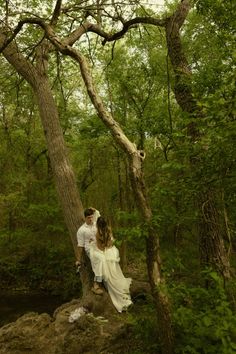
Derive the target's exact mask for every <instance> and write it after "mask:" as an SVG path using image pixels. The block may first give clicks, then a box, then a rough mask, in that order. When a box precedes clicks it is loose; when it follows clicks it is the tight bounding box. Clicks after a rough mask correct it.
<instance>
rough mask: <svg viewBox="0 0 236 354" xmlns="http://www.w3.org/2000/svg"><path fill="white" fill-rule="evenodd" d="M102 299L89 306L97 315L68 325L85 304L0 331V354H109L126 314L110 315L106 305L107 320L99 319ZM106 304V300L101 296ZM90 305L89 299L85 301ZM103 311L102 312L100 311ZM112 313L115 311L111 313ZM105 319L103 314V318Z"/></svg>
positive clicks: (30, 316) (66, 306) (23, 320)
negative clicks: (70, 317)
mask: <svg viewBox="0 0 236 354" xmlns="http://www.w3.org/2000/svg"><path fill="white" fill-rule="evenodd" d="M102 297H103V296H101V297H98V296H96V297H94V304H95V305H93V306H92V305H91V306H92V307H93V308H94V309H95V311H97V312H96V314H95V313H92V312H90V313H87V314H85V315H82V316H81V317H80V318H79V319H78V320H76V321H75V322H73V323H69V316H70V314H71V312H72V311H74V310H75V309H76V308H78V307H80V306H84V303H85V301H84V300H82V301H81V300H73V301H71V302H69V303H66V304H64V305H62V306H60V307H59V308H58V309H57V310H56V311H55V312H54V314H53V317H51V316H49V315H48V314H46V313H44V314H40V315H39V314H37V313H34V312H31V313H28V314H26V315H24V316H22V317H20V318H19V319H18V320H17V321H16V322H13V323H10V324H8V325H5V326H3V327H2V328H0V353H1V354H26V353H33V354H42V353H45V354H80V353H81V354H85V353H86V354H89V353H90V354H98V353H112V350H111V351H110V349H109V347H110V346H112V343H114V340H115V337H116V336H119V335H120V334H122V335H123V333H124V332H125V326H126V324H125V322H124V318H125V316H126V314H118V313H117V312H116V311H111V313H110V314H109V311H110V307H109V304H108V305H107V310H106V309H105V311H103V313H106V316H107V317H106V318H104V317H102V316H98V314H100V312H102V309H101V308H99V309H98V307H99V306H98V303H100V304H103V306H104V302H103V300H102ZM104 301H105V302H106V301H107V300H106V296H104ZM88 302H90V303H92V302H93V301H92V299H90V300H88ZM103 310H104V309H103ZM113 310H114V309H113ZM103 316H104V314H103Z"/></svg>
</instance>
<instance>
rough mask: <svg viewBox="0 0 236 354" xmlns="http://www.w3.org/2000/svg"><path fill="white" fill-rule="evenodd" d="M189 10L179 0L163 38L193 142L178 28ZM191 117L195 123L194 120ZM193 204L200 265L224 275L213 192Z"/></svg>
mask: <svg viewBox="0 0 236 354" xmlns="http://www.w3.org/2000/svg"><path fill="white" fill-rule="evenodd" d="M189 10H190V2H189V0H182V1H181V3H180V5H179V6H178V8H177V10H176V12H175V13H174V14H173V15H172V16H171V17H169V18H168V19H167V21H166V39H167V46H168V55H169V57H170V60H171V64H172V67H173V71H174V74H175V85H174V93H175V98H176V101H177V102H178V104H179V106H180V107H181V108H182V110H183V111H184V112H187V113H188V114H189V115H190V117H192V119H193V122H192V123H191V124H189V125H188V134H189V136H190V138H191V140H192V141H193V142H194V141H196V140H197V139H200V136H199V132H198V129H197V127H196V121H197V119H198V118H200V117H202V116H203V112H202V111H201V109H200V108H199V107H198V106H197V104H196V100H195V99H194V96H193V92H192V84H191V71H190V69H189V65H188V62H187V59H186V56H185V53H184V51H183V47H182V43H181V37H180V29H181V27H182V25H183V23H184V21H185V19H186V17H187V15H188V12H189ZM194 120H195V122H194ZM190 163H191V166H192V169H193V170H194V171H196V170H197V169H198V166H199V164H201V160H200V159H199V157H196V156H193V157H191V159H190ZM197 205H198V208H199V215H200V220H199V240H200V241H199V243H200V259H201V261H202V265H204V266H206V265H207V266H212V267H213V269H215V270H216V271H217V272H218V273H219V274H221V275H223V277H224V278H229V276H230V264H229V257H228V254H227V252H226V250H225V246H224V241H223V237H222V234H224V233H225V231H224V230H223V231H222V228H221V220H220V214H219V212H218V210H217V207H216V197H215V194H214V192H213V191H211V192H210V191H207V193H206V191H205V190H202V191H200V192H199V195H198V200H197Z"/></svg>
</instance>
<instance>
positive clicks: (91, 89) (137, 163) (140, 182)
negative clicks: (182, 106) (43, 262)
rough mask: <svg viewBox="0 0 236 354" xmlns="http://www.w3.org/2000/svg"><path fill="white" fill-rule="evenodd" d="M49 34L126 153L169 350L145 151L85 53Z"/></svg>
mask: <svg viewBox="0 0 236 354" xmlns="http://www.w3.org/2000/svg"><path fill="white" fill-rule="evenodd" d="M49 38H50V40H51V41H52V42H53V43H54V44H55V46H57V48H58V49H59V50H60V51H61V52H62V53H63V54H66V55H69V56H71V57H72V58H73V59H74V60H75V61H77V62H78V63H79V65H80V70H81V74H82V77H83V79H84V82H85V85H86V88H87V91H88V94H89V96H90V99H91V101H92V103H93V105H94V107H95V109H96V111H97V113H98V116H99V117H100V119H101V120H102V121H103V123H104V124H105V125H106V126H107V127H108V129H109V130H110V131H111V133H112V135H113V137H114V140H115V141H116V143H117V144H118V145H119V146H120V148H122V149H123V151H124V152H125V153H126V155H127V156H128V160H129V171H130V179H131V184H132V188H133V192H134V194H135V195H136V203H137V207H138V209H139V211H140V213H141V215H142V219H143V221H144V223H145V225H146V226H147V236H146V246H147V253H146V260H147V270H148V276H149V282H150V285H151V291H152V295H153V299H154V303H155V305H156V309H157V320H158V335H159V339H160V343H161V347H162V353H163V354H173V329H172V321H171V311H170V301H169V298H168V296H167V294H166V291H164V290H163V287H164V285H163V284H164V278H163V276H162V274H161V262H160V249H159V238H158V235H157V231H156V230H155V229H154V227H153V225H152V211H151V208H150V206H149V202H148V198H147V195H146V188H145V184H144V177H143V174H142V162H143V160H144V158H145V154H144V152H143V151H139V150H137V148H136V146H135V144H133V143H132V142H131V141H130V140H129V139H128V138H127V136H126V135H125V134H124V132H123V131H122V129H121V127H120V126H119V124H118V123H117V122H116V121H115V120H114V119H113V117H112V116H111V114H110V113H109V112H108V111H107V110H106V108H105V106H104V104H103V101H102V100H101V98H100V96H99V95H98V93H97V90H96V88H95V85H94V83H93V79H92V75H91V72H90V69H89V65H88V63H87V60H86V59H85V57H84V56H82V55H81V54H80V53H79V52H78V51H77V50H76V49H74V48H72V47H71V46H69V45H67V46H64V45H63V43H61V42H60V40H59V38H58V37H56V36H55V35H54V36H52V37H51V36H49Z"/></svg>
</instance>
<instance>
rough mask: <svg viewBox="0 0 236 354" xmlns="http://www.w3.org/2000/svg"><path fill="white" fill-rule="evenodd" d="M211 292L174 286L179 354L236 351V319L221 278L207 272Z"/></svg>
mask: <svg viewBox="0 0 236 354" xmlns="http://www.w3.org/2000/svg"><path fill="white" fill-rule="evenodd" d="M205 279H206V280H207V281H210V282H211V287H210V288H209V289H206V288H201V287H187V286H186V285H185V284H184V283H182V284H181V283H179V284H175V285H173V286H172V289H171V292H172V294H173V302H174V316H173V319H174V326H175V329H176V339H177V346H176V353H189V354H190V353H206V354H208V353H209V354H210V353H215V354H216V353H222V354H230V353H231V354H232V353H235V352H236V320H235V316H234V312H233V310H232V308H231V305H230V303H229V302H228V300H227V294H226V292H225V290H224V288H223V284H222V281H221V279H220V277H219V276H218V275H217V274H216V273H214V272H212V271H211V270H209V271H206V272H205Z"/></svg>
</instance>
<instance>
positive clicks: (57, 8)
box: [50, 0, 62, 26]
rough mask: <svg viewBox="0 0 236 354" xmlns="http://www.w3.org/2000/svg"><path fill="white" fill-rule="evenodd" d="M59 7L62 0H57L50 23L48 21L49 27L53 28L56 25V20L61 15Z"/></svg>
mask: <svg viewBox="0 0 236 354" xmlns="http://www.w3.org/2000/svg"><path fill="white" fill-rule="evenodd" d="M61 5H62V0H57V2H56V6H55V9H54V12H53V15H52V18H51V21H50V25H51V26H55V25H56V24H57V21H58V18H59V16H60V13H61Z"/></svg>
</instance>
